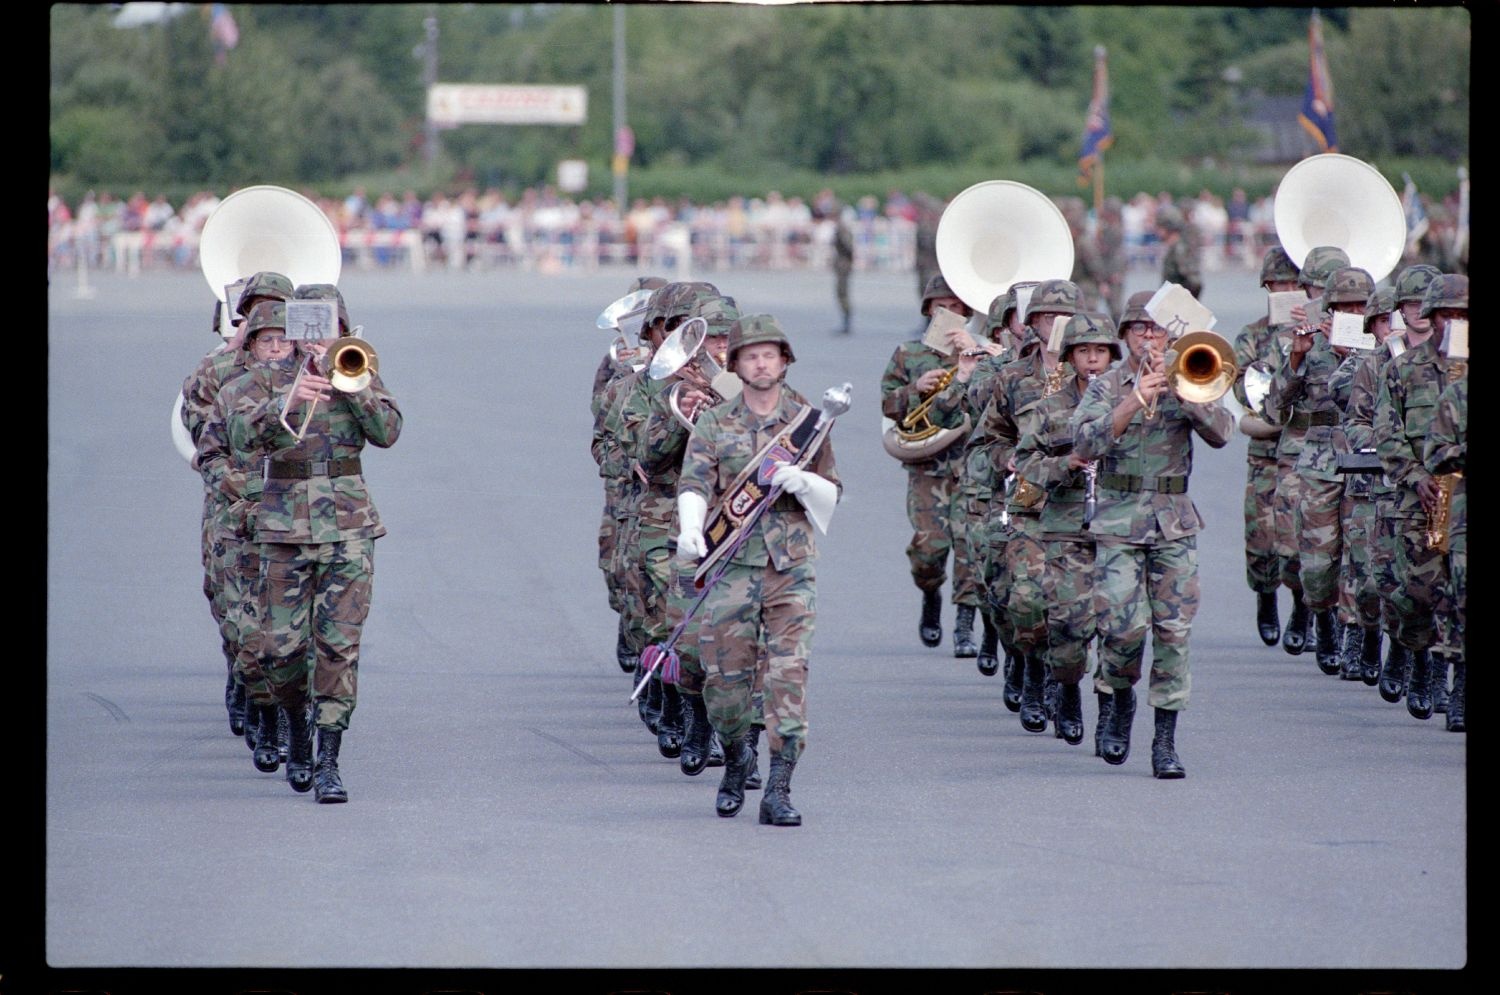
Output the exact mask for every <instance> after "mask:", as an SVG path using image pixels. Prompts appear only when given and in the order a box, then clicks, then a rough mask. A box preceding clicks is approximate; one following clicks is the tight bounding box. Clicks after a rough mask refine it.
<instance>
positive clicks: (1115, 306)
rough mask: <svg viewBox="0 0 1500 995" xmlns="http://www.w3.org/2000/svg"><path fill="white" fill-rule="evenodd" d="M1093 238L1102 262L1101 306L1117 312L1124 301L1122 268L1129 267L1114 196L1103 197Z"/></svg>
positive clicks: (1118, 208) (1122, 228) (1123, 269)
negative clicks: (1102, 299)
mask: <svg viewBox="0 0 1500 995" xmlns="http://www.w3.org/2000/svg"><path fill="white" fill-rule="evenodd" d="M1096 239H1097V241H1098V244H1099V254H1100V257H1101V259H1102V263H1103V271H1104V281H1105V282H1104V287H1103V288H1102V290H1103V297H1104V303H1105V310H1106V311H1108V312H1109V313H1110V314H1112V315H1113V314H1119V313H1120V311H1121V310H1123V308H1124V305H1125V271H1126V270H1127V269H1128V267H1129V260H1128V258H1127V253H1126V250H1125V228H1124V226H1123V225H1122V224H1121V223H1120V201H1119V198H1118V197H1106V198H1105V199H1104V210H1103V212H1101V213H1100V215H1099V225H1098V228H1097V234H1096Z"/></svg>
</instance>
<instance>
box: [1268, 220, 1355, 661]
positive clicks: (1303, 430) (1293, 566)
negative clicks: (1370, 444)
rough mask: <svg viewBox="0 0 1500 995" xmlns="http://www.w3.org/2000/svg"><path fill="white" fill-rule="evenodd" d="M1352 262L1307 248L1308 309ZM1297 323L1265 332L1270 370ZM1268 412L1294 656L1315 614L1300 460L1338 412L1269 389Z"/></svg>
mask: <svg viewBox="0 0 1500 995" xmlns="http://www.w3.org/2000/svg"><path fill="white" fill-rule="evenodd" d="M1348 265H1349V256H1348V255H1347V254H1346V253H1345V252H1344V250H1343V249H1340V248H1337V247H1334V246H1326V245H1320V246H1317V247H1316V248H1314V249H1312V250H1310V251H1309V252H1308V253H1307V258H1306V259H1304V260H1303V262H1302V267H1301V269H1300V270H1299V272H1298V274H1297V283H1298V285H1299V286H1300V287H1301V288H1302V290H1304V291H1305V292H1306V293H1307V297H1308V305H1307V310H1311V309H1312V307H1313V302H1314V301H1316V300H1317V299H1318V298H1319V297H1320V296H1321V295H1322V293H1323V284H1324V283H1325V282H1326V281H1327V280H1328V277H1329V275H1331V274H1332V273H1333V271H1334V270H1336V269H1339V268H1340V267H1343V266H1348ZM1292 316H1293V320H1294V322H1295V321H1298V320H1300V316H1301V315H1300V313H1299V312H1298V311H1297V309H1296V308H1293V309H1292ZM1295 327H1296V325H1295V324H1288V325H1285V326H1278V327H1277V328H1275V329H1273V331H1272V334H1271V335H1270V336H1268V337H1267V339H1266V341H1265V345H1264V352H1263V353H1262V354H1261V357H1260V362H1261V364H1262V365H1263V366H1264V368H1265V369H1268V370H1271V371H1272V372H1274V371H1276V370H1278V369H1280V367H1281V365H1282V363H1283V362H1284V360H1285V358H1286V356H1287V354H1288V353H1290V352H1291V348H1292V339H1293V337H1294V336H1293V334H1292V332H1293V330H1294V329H1295ZM1266 413H1267V415H1269V421H1270V422H1271V423H1273V424H1277V425H1281V426H1282V429H1281V437H1280V439H1279V440H1278V441H1277V443H1276V494H1275V498H1274V514H1275V519H1276V555H1277V556H1278V557H1279V558H1280V560H1281V564H1282V583H1283V584H1285V585H1286V586H1287V587H1289V588H1291V591H1292V615H1291V618H1289V619H1287V623H1286V628H1285V630H1284V631H1283V632H1282V634H1281V648H1282V649H1284V650H1286V651H1287V652H1288V653H1290V654H1291V655H1292V656H1297V655H1299V654H1300V653H1301V652H1302V651H1303V650H1304V649H1305V648H1306V646H1307V642H1308V638H1309V635H1310V630H1311V629H1312V614H1311V613H1310V612H1309V611H1308V609H1307V602H1306V595H1305V592H1304V591H1303V589H1302V554H1301V539H1300V536H1301V533H1302V519H1301V506H1302V477H1301V475H1299V474H1298V473H1297V461H1298V459H1299V458H1300V457H1301V455H1302V446H1303V440H1304V439H1305V438H1306V437H1307V433H1308V430H1309V428H1310V427H1311V426H1312V425H1314V424H1318V425H1334V424H1337V422H1338V419H1339V414H1338V413H1337V412H1335V411H1325V412H1320V413H1318V414H1316V415H1314V414H1312V413H1311V412H1309V411H1307V410H1306V409H1305V407H1304V406H1303V405H1292V406H1290V407H1287V408H1284V409H1282V408H1277V407H1276V406H1275V405H1274V404H1273V398H1272V397H1271V395H1270V394H1268V395H1267V397H1266Z"/></svg>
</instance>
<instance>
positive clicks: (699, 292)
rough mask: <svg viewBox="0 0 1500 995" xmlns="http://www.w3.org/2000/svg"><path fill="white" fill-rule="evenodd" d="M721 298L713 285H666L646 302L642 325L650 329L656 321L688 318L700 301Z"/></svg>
mask: <svg viewBox="0 0 1500 995" xmlns="http://www.w3.org/2000/svg"><path fill="white" fill-rule="evenodd" d="M719 296H721V295H720V294H719V288H718V287H715V286H714V285H713V284H711V283H668V284H665V285H663V286H661V287H658V288H657V289H656V290H655V291H653V292H652V294H651V299H650V300H649V301H647V302H646V315H645V317H644V319H643V320H642V325H643V326H644V327H647V328H649V327H650V326H651V324H652V323H653V322H656V321H671V320H672V319H673V318H686V317H687V316H688V315H689V314H691V313H692V310H693V308H694V306H696V305H697V304H698V303H699V302H700V301H703V300H707V299H709V298H713V297H719Z"/></svg>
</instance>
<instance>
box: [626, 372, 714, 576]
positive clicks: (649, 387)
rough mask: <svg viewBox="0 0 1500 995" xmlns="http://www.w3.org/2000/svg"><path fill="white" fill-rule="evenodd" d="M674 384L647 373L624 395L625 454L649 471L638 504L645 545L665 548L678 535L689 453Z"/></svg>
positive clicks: (642, 541)
mask: <svg viewBox="0 0 1500 995" xmlns="http://www.w3.org/2000/svg"><path fill="white" fill-rule="evenodd" d="M675 382H676V381H674V380H671V379H668V380H652V379H651V378H650V377H643V378H642V379H641V380H640V382H638V383H637V384H636V385H635V389H634V390H632V391H631V392H630V393H629V395H628V396H627V397H626V398H625V407H624V421H625V424H626V425H627V426H629V434H628V439H627V443H626V445H627V449H626V454H627V455H628V456H629V457H630V458H631V459H632V460H633V461H634V462H635V463H636V464H637V465H638V466H640V468H641V472H642V473H643V474H644V480H643V481H642V484H641V500H640V508H639V515H640V522H641V544H642V546H643V547H644V548H654V547H655V546H656V545H662V546H665V545H666V544H667V542H668V541H669V540H670V539H671V538H672V537H673V536H674V535H675V533H676V529H675V527H674V523H675V522H676V519H677V478H678V475H679V474H680V473H681V472H682V456H683V453H685V452H686V451H687V442H688V430H687V428H686V427H685V426H684V425H683V424H682V423H681V422H680V421H678V420H677V416H676V415H674V414H672V408H671V406H670V405H669V404H668V402H667V395H668V394H669V393H670V391H671V387H672V385H673V383H675ZM700 417H701V416H700Z"/></svg>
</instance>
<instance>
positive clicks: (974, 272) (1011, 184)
mask: <svg viewBox="0 0 1500 995" xmlns="http://www.w3.org/2000/svg"><path fill="white" fill-rule="evenodd" d="M936 248H937V261H938V269H939V270H941V271H942V274H943V278H944V279H945V280H947V281H948V286H949V287H952V288H953V292H954V293H955V294H957V295H958V298H959V300H961V301H963V302H964V303H965V304H967V305H969V307H970V308H972V309H973V310H974V312H975V314H977V315H985V314H988V313H989V309H990V304H991V303H992V302H993V301H994V300H995V298H996V297H999V296H1000V295H1001V294H1003V293H1005V292H1006V291H1007V290H1009V289H1010V288H1011V286H1012V285H1014V284H1017V283H1025V282H1032V281H1035V282H1041V281H1042V280H1067V279H1070V278H1071V277H1072V275H1073V233H1072V231H1071V230H1069V228H1068V220H1067V218H1065V217H1063V213H1062V211H1061V210H1059V209H1058V207H1057V205H1056V204H1054V203H1053V202H1052V199H1051V198H1050V197H1048V196H1047V195H1046V194H1044V193H1042V192H1041V191H1040V190H1038V189H1036V188H1035V187H1030V186H1027V185H1026V184H1024V183H1018V182H1016V181H1015V180H986V181H984V182H982V183H976V184H974V185H973V186H971V187H969V188H968V189H966V190H964V191H962V192H961V193H959V194H958V195H957V196H955V197H954V198H953V199H952V200H951V201H949V203H948V206H947V208H945V209H944V211H943V216H942V218H941V220H939V221H938V228H937V238H936ZM970 427H971V426H970V423H969V418H968V416H967V415H965V416H964V421H963V423H962V424H961V425H958V426H957V427H954V428H945V429H937V430H934V429H933V428H932V426H931V425H930V424H926V425H920V426H918V425H905V424H898V423H897V422H895V421H892V420H891V419H889V418H886V419H884V431H883V437H882V442H883V444H884V446H885V451H886V452H888V453H890V454H891V455H892V456H894V457H896V459H898V460H901V461H902V462H903V463H911V462H916V461H919V460H925V459H931V458H932V457H933V456H935V455H937V454H938V453H940V452H942V451H943V450H944V449H947V448H948V447H949V446H951V445H952V444H953V443H954V442H957V441H958V440H959V439H962V438H965V437H967V436H968V434H969V430H970Z"/></svg>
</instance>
